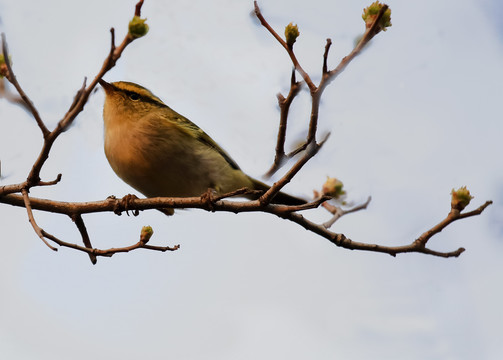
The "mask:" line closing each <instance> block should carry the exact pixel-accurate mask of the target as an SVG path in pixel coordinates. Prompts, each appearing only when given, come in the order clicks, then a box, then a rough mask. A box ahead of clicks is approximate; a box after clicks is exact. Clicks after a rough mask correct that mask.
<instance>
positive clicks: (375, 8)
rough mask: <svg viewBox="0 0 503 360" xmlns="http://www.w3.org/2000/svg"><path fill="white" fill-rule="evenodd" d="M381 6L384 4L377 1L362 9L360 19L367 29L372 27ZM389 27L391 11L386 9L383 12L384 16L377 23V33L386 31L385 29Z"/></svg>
mask: <svg viewBox="0 0 503 360" xmlns="http://www.w3.org/2000/svg"><path fill="white" fill-rule="evenodd" d="M383 6H384V4H381V3H380V2H379V1H376V2H374V3H372V4H371V5H370V6H368V7H366V8H365V9H363V14H362V19H363V21H365V25H366V27H367V28H369V27H371V26H372V24H373V23H374V21H375V19H376V17H377V15H378V14H379V11H381V9H382V7H383ZM390 26H391V9H389V8H388V9H387V10H386V11H385V12H384V15H383V16H382V18H381V20H380V21H379V27H378V29H377V32H379V31H381V30H382V31H386V28H387V27H390Z"/></svg>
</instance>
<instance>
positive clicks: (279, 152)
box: [265, 68, 302, 178]
mask: <svg viewBox="0 0 503 360" xmlns="http://www.w3.org/2000/svg"><path fill="white" fill-rule="evenodd" d="M301 88H302V83H301V82H298V81H297V80H296V79H295V68H294V69H292V76H291V80H290V90H289V91H288V95H287V97H286V98H285V97H284V96H283V95H281V94H278V104H279V108H280V121H279V128H278V137H277V141H276V155H275V156H274V163H273V164H272V166H271V168H270V169H269V171H268V172H267V173H266V174H265V177H268V178H270V177H271V176H272V175H273V174H274V173H275V172H276V171H277V170H278V169H279V168H280V167H281V165H282V164H283V163H284V161H285V160H286V158H287V156H286V155H285V139H286V129H287V123H288V114H289V111H290V106H291V105H292V102H293V99H294V98H295V97H296V96H297V94H298V93H299V92H300V89H301Z"/></svg>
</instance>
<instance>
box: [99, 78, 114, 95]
mask: <svg viewBox="0 0 503 360" xmlns="http://www.w3.org/2000/svg"><path fill="white" fill-rule="evenodd" d="M98 82H99V83H100V85H101V87H102V88H103V90H105V93H107V94H110V93H111V92H112V91H113V90H114V86H113V85H112V84H110V83H107V82H106V81H105V80H102V79H99V80H98Z"/></svg>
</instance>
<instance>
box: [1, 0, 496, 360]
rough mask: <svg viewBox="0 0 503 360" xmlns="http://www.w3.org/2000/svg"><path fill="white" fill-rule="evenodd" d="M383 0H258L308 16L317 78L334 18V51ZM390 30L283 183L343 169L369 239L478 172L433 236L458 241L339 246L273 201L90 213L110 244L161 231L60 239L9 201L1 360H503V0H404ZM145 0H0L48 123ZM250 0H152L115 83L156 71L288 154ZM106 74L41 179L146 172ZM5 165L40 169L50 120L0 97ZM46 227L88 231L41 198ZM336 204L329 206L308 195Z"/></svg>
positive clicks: (304, 114)
mask: <svg viewBox="0 0 503 360" xmlns="http://www.w3.org/2000/svg"><path fill="white" fill-rule="evenodd" d="M369 4H370V1H369V2H366V1H359V0H358V1H354V0H337V1H326V0H312V1H309V2H306V1H300V0H296V1H291V0H262V1H260V2H259V5H261V8H262V11H263V14H264V16H265V17H266V18H267V19H268V20H269V22H270V23H271V25H272V26H274V27H275V28H276V29H277V30H278V31H279V32H282V31H283V30H282V29H283V28H284V26H285V25H286V24H288V23H289V22H294V23H297V24H298V25H299V28H300V32H301V36H300V38H299V39H298V41H297V43H296V45H295V46H296V52H297V55H298V57H299V59H300V61H301V63H302V65H303V66H304V68H305V69H306V70H307V71H308V72H309V73H310V74H311V75H312V77H313V78H314V79H315V80H316V81H318V80H319V73H320V70H321V64H322V54H323V49H324V45H325V39H326V38H327V37H330V38H332V41H333V47H332V51H331V55H330V60H329V64H330V66H331V67H334V66H336V65H337V63H338V62H339V60H340V59H341V58H342V57H343V56H345V55H346V54H347V53H348V52H349V51H350V49H351V47H352V44H353V40H354V38H355V37H356V36H358V35H359V34H360V33H361V32H362V31H363V28H364V24H363V21H362V20H361V12H362V9H363V8H364V7H365V6H367V5H369ZM388 4H389V5H390V8H391V9H392V23H393V26H392V27H391V28H390V29H389V31H387V32H386V33H382V34H379V35H378V37H377V38H376V39H375V40H374V41H373V43H372V44H371V46H369V47H368V48H367V49H366V50H365V51H364V52H363V54H362V55H361V56H359V57H358V58H357V59H356V60H355V61H354V62H353V63H352V64H351V65H350V66H349V67H348V68H347V69H346V71H345V72H344V73H343V74H342V75H341V76H340V77H339V78H338V79H337V80H336V81H334V82H333V83H332V84H331V85H330V87H329V88H328V89H327V91H326V92H325V94H324V97H323V101H322V106H321V110H320V131H321V133H324V132H327V131H330V132H331V133H332V136H331V138H330V140H329V142H328V143H327V144H326V146H325V147H324V148H323V150H322V151H321V152H320V153H319V154H318V156H317V157H316V158H315V159H313V160H312V161H311V162H310V163H309V164H308V165H307V166H306V167H305V169H304V170H303V172H302V173H301V174H299V176H298V177H297V178H296V179H295V181H293V182H292V183H291V184H290V185H289V186H288V187H287V189H286V190H287V191H289V192H291V193H293V194H296V195H299V196H310V195H311V192H312V190H313V189H315V188H319V187H320V186H321V184H322V183H323V181H324V179H325V177H326V176H327V175H330V176H336V177H338V178H340V179H341V180H342V181H344V183H345V186H346V189H347V191H348V196H349V198H348V199H349V200H350V201H355V202H361V201H364V200H365V199H366V197H367V196H368V195H372V197H373V200H372V202H371V204H370V206H369V208H368V209H367V210H366V211H363V212H359V213H356V214H353V215H349V216H347V217H345V218H343V219H342V220H340V222H338V223H337V224H336V225H335V227H334V229H333V230H334V231H337V232H342V233H344V234H346V235H347V236H348V237H350V238H352V239H353V240H357V241H362V242H369V243H380V244H389V245H392V244H395V245H401V244H407V243H410V242H411V241H413V240H414V239H415V238H416V237H417V236H419V235H420V234H421V233H422V232H423V231H425V230H427V229H428V228H430V227H431V226H433V225H434V224H436V223H437V222H439V221H440V220H442V219H443V217H444V216H445V215H446V214H447V212H448V211H449V204H450V191H451V189H452V188H454V187H456V188H457V187H460V186H462V185H466V186H468V188H469V189H470V190H471V192H472V195H474V196H475V198H474V200H473V202H472V204H471V205H470V208H469V209H472V208H475V207H477V206H479V205H481V204H482V203H484V202H485V201H486V200H489V199H492V200H494V202H495V203H494V204H493V205H492V206H491V207H489V208H488V209H487V210H486V212H485V213H484V214H482V215H481V216H479V217H474V218H470V219H467V220H463V221H460V222H457V223H455V224H453V225H451V226H450V227H448V228H447V229H446V230H444V231H443V232H442V233H441V234H440V235H439V236H436V237H434V238H433V239H432V240H431V242H430V247H431V248H433V249H436V250H445V251H450V250H455V249H457V248H459V247H461V246H462V247H465V248H466V252H465V253H464V254H462V256H461V257H459V258H457V259H447V260H446V259H441V258H434V257H431V256H425V255H419V254H404V255H400V256H398V257H396V258H393V257H391V256H388V255H384V254H377V253H362V252H355V251H348V250H344V249H340V248H337V247H336V246H334V245H332V244H330V243H329V242H328V241H326V240H324V239H323V238H320V237H317V236H315V235H314V234H310V233H308V232H306V231H305V230H304V229H303V228H301V227H299V226H297V225H295V224H294V223H289V222H286V221H283V220H280V219H278V218H274V217H272V216H270V215H266V214H240V215H231V214H224V213H216V214H211V213H206V212H204V211H199V210H187V211H179V212H177V214H176V215H175V216H173V217H171V218H166V217H165V216H164V215H162V214H160V213H158V212H156V211H147V212H142V213H141V215H140V216H139V217H136V218H134V217H127V216H125V215H123V216H121V217H118V216H116V215H113V214H107V213H104V214H95V215H88V216H85V217H84V220H85V221H86V224H87V227H88V230H89V232H90V235H91V238H92V241H93V245H95V246H96V247H99V248H109V247H117V246H125V245H129V244H132V243H135V242H136V241H137V239H138V234H139V232H140V229H141V227H142V226H143V225H151V226H152V227H153V228H154V231H155V234H154V237H153V238H152V243H153V244H159V245H174V244H181V249H180V250H179V251H177V252H174V253H155V252H148V251H136V252H133V253H129V254H117V255H115V256H113V257H112V258H99V259H98V264H97V265H95V266H92V265H91V263H90V262H89V259H88V257H87V256H86V255H85V254H83V253H77V252H75V251H73V250H69V249H60V250H59V251H58V252H52V251H51V250H49V249H48V248H47V247H46V246H45V245H44V244H43V243H42V242H41V241H40V240H39V239H38V238H37V236H36V235H35V234H34V232H33V230H32V228H31V227H30V225H29V223H28V221H27V216H26V211H25V210H23V209H21V208H14V207H11V206H7V205H2V204H0V219H1V220H0V221H1V226H0V238H1V239H2V243H3V249H2V253H1V254H0V268H1V272H0V274H2V275H0V287H1V288H2V296H1V297H0V357H1V358H2V359H16V360H17V359H23V360H24V359H41V360H45V359H63V358H71V359H77V360H79V359H89V358H91V357H92V358H96V359H100V358H106V359H121V360H129V359H131V360H132V359H139V358H143V359H166V358H169V359H232V360H234V359H294V360H296V359H350V360H352V359H355V360H360V359H388V360H389V359H404V358H407V359H418V360H419V359H421V360H423V359H475V358H477V359H500V358H501V357H502V356H503V344H502V342H501V338H502V334H503V311H502V310H501V304H502V303H503V287H502V282H501V278H502V275H503V261H501V254H502V253H503V239H502V235H503V222H502V218H503V206H502V201H503V169H502V161H501V159H500V156H501V153H502V150H503V146H502V145H501V137H502V134H503V122H502V121H501V114H500V113H501V101H502V84H503V68H502V66H501V64H503V27H502V24H503V22H502V8H501V5H500V4H499V2H498V1H495V0H494V1H491V0H486V1H474V0H473V1H470V0H463V1H451V0H446V1H441V2H439V1H432V0H426V1H420V2H419V1H416V2H412V1H398V0H397V1H392V2H388ZM134 5H135V1H120V0H114V1H112V0H110V1H97V0H92V1H75V2H70V1H62V0H60V1H57V0H47V1H43V2H41V1H33V0H31V1H28V0H20V1H19V0H18V1H11V0H0V19H1V23H0V30H1V31H2V32H5V33H6V36H7V40H8V43H9V48H10V53H11V54H12V59H13V63H14V71H15V73H16V75H17V78H18V80H19V82H20V83H21V84H22V86H23V88H24V89H25V91H26V92H27V93H28V94H29V96H30V97H31V99H32V100H33V102H34V103H35V105H36V106H37V108H38V109H39V111H40V113H41V114H42V117H43V118H44V120H45V121H46V124H47V125H48V126H49V127H50V128H53V127H54V125H55V124H56V123H57V121H58V120H59V119H61V117H62V116H63V115H64V113H65V111H66V109H67V108H68V106H69V105H70V104H71V101H72V99H73V96H74V94H75V91H76V90H77V89H78V88H79V87H80V86H81V84H82V81H83V78H84V77H85V76H87V77H88V78H93V77H94V75H95V74H96V72H97V71H98V70H99V68H100V67H101V64H102V62H103V60H104V59H105V57H106V55H107V52H108V46H109V42H110V38H109V28H110V27H112V26H113V27H115V29H116V34H117V41H119V40H122V38H123V36H124V34H125V31H126V28H127V23H128V21H129V20H130V18H131V16H132V14H133V10H134ZM252 9H253V2H252V1H251V0H246V1H245V0H214V1H204V0H192V1H190V2H188V1H182V0H173V1H169V2H165V1H159V0H157V1H156V0H146V2H145V5H144V7H143V16H144V17H147V19H148V24H149V25H150V32H149V34H148V35H147V36H146V37H145V38H142V39H140V40H138V41H136V42H134V43H133V44H132V45H131V46H130V47H129V48H127V50H126V51H125V53H124V54H123V57H122V58H121V59H120V60H119V62H118V64H117V66H116V67H115V68H114V69H112V71H110V72H109V73H108V74H107V75H106V76H105V80H107V81H116V80H126V81H133V82H136V83H140V84H142V85H143V86H145V87H147V88H149V89H151V90H152V91H153V92H154V93H155V94H156V95H157V96H159V97H160V98H161V99H163V100H164V101H165V102H166V103H167V104H168V105H170V106H171V107H172V108H174V109H175V110H177V111H178V112H180V113H182V114H184V115H185V116H187V117H188V118H190V119H191V120H192V121H194V122H195V123H197V124H198V125H199V126H201V127H202V128H203V129H204V130H205V131H206V132H207V133H208V134H209V135H210V136H212V137H213V138H214V139H215V140H216V141H217V142H218V143H219V144H220V145H221V146H222V147H223V148H225V149H226V150H227V151H228V152H229V153H230V154H231V155H232V157H233V158H234V159H235V160H236V161H237V162H238V163H239V164H240V166H241V168H242V169H243V170H245V171H246V172H247V173H249V174H250V175H252V176H255V177H260V176H261V174H263V173H265V171H266V170H267V169H268V167H269V166H270V163H271V161H272V159H273V155H274V146H275V136H276V128H277V123H278V118H279V113H278V110H277V107H276V97H275V95H276V93H277V92H279V91H281V92H283V93H285V92H286V91H287V89H288V81H289V76H290V69H291V64H290V62H289V58H288V56H287V55H286V53H285V52H284V50H283V49H282V48H281V47H280V46H279V44H277V42H276V41H275V40H274V39H273V38H272V37H271V36H270V35H269V34H268V33H267V32H266V31H265V29H263V28H262V27H261V26H259V25H257V22H256V21H255V19H254V18H253V17H252V16H251V15H250V13H251V11H252ZM102 106H103V92H102V91H101V90H99V91H98V92H96V93H95V94H94V95H93V96H92V98H91V99H90V101H89V103H88V104H87V106H86V108H85V111H84V112H83V113H82V114H81V115H80V116H79V117H78V118H77V119H76V122H75V124H74V126H73V127H72V128H71V129H70V130H69V131H68V132H67V133H65V134H64V135H63V136H62V137H61V138H60V139H59V140H58V142H57V143H56V145H55V146H54V149H53V151H52V153H51V157H50V159H49V161H48V162H47V164H46V166H45V167H44V170H43V172H42V176H43V177H44V180H52V179H53V178H55V177H56V175H57V174H58V173H62V174H63V180H62V182H61V183H60V184H58V185H57V186H54V187H50V188H43V189H42V188H38V189H33V190H32V195H33V196H37V197H46V198H52V199H57V200H65V201H90V200H100V199H104V198H106V197H107V196H109V195H116V196H124V195H126V194H128V193H132V192H134V191H133V189H131V188H130V187H129V186H128V185H126V184H124V183H123V182H122V181H121V180H120V179H119V178H118V177H117V176H116V175H115V174H114V173H113V172H112V170H111V169H110V167H109V165H108V163H107V161H106V158H105V156H104V152H103V120H102V116H101V112H102ZM308 118H309V97H308V94H307V92H306V91H304V92H303V93H302V94H301V96H300V97H299V98H298V99H297V101H296V103H295V104H294V106H293V108H292V116H291V122H290V125H291V126H290V128H289V129H290V131H289V135H290V139H291V142H290V144H291V143H292V142H295V141H296V140H298V139H299V138H300V137H301V136H302V135H303V134H304V131H305V127H306V124H307V121H308ZM0 119H1V122H2V130H1V131H0V161H1V164H2V176H3V177H2V179H1V180H0V185H1V184H10V183H16V182H20V181H23V179H25V178H26V175H27V173H28V171H29V169H30V167H31V165H32V163H33V161H34V159H35V158H36V156H37V155H38V152H39V149H40V145H41V137H40V131H39V130H38V128H37V127H36V124H35V123H34V121H33V119H32V118H31V117H30V116H29V115H28V114H27V113H26V112H25V111H24V110H22V109H20V108H18V107H15V106H14V105H11V104H9V103H7V102H6V101H5V100H2V99H0ZM35 216H36V219H37V221H38V223H39V224H40V225H41V226H42V227H43V228H44V229H45V230H47V231H48V232H50V233H53V234H54V235H56V236H58V237H59V238H63V239H65V240H67V241H73V242H77V243H79V242H80V236H79V234H78V231H77V230H76V228H75V226H74V224H73V223H72V222H71V220H70V219H69V218H67V217H63V216H59V215H53V214H44V213H39V212H36V213H35ZM306 216H307V217H310V218H311V219H314V220H316V221H324V220H327V219H328V214H327V213H326V212H324V211H322V210H320V211H314V212H309V213H306Z"/></svg>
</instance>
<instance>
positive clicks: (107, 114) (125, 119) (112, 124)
mask: <svg viewBox="0 0 503 360" xmlns="http://www.w3.org/2000/svg"><path fill="white" fill-rule="evenodd" d="M100 84H101V86H102V87H103V89H104V90H105V93H106V97H105V106H104V109H103V119H104V121H105V154H106V157H107V159H108V162H109V163H110V165H111V167H112V169H113V170H114V171H115V173H116V174H117V175H118V176H119V177H120V178H121V179H122V180H124V181H125V182H126V183H128V184H129V185H131V186H132V187H133V188H135V189H136V190H138V191H140V192H141V193H142V194H144V195H145V196H147V197H155V196H167V197H187V196H199V195H201V194H203V193H204V192H206V191H207V190H208V189H209V188H211V189H214V190H216V191H217V192H219V193H226V192H230V191H233V190H237V189H239V188H244V187H246V188H249V189H256V190H266V189H268V186H267V185H265V184H263V183H261V182H260V181H257V180H255V179H253V178H251V177H249V176H247V175H246V174H245V173H243V172H242V171H241V169H240V168H239V166H238V165H237V164H236V162H235V161H234V160H233V159H232V158H231V157H230V156H229V155H228V154H227V153H226V152H225V151H224V150H223V149H222V148H221V147H220V146H218V144H217V143H215V141H213V139H211V138H210V137H209V136H208V135H207V134H206V133H205V132H204V131H202V130H201V129H200V128H199V127H198V126H197V125H195V124H194V123H192V122H191V121H190V120H188V119H187V118H185V117H184V116H182V115H180V114H178V113H177V112H176V111H174V110H172V109H171V108H170V107H168V106H167V105H166V104H164V103H163V102H162V101H161V100H160V99H159V98H158V97H157V96H155V95H154V94H152V93H151V92H150V91H149V90H147V89H146V88H144V87H142V86H140V85H137V84H134V83H130V82H124V81H120V82H114V83H107V82H105V81H103V80H100ZM273 202H275V203H283V204H289V205H296V204H302V203H304V201H303V200H301V199H298V198H295V197H293V196H290V195H288V194H284V193H280V194H278V195H277V196H276V197H275V198H274V200H273Z"/></svg>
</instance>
